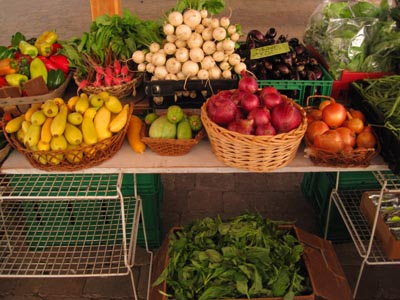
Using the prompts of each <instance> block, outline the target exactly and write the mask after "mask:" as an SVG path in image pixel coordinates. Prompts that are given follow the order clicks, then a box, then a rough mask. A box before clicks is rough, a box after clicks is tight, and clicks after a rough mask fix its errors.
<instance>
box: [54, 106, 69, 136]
mask: <svg viewBox="0 0 400 300" xmlns="http://www.w3.org/2000/svg"><path fill="white" fill-rule="evenodd" d="M67 115H68V107H67V105H66V104H63V105H61V106H60V110H59V112H58V114H57V116H55V117H54V119H53V122H51V125H50V132H51V135H52V136H59V135H62V134H63V133H64V130H65V125H66V124H67Z"/></svg>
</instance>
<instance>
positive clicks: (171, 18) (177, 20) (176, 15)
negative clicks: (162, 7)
mask: <svg viewBox="0 0 400 300" xmlns="http://www.w3.org/2000/svg"><path fill="white" fill-rule="evenodd" d="M168 22H169V23H170V24H171V25H173V26H175V27H177V26H179V25H181V24H182V23H183V16H182V14H181V13H180V12H178V11H173V12H171V13H170V14H169V15H168Z"/></svg>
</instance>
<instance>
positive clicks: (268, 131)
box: [255, 123, 276, 135]
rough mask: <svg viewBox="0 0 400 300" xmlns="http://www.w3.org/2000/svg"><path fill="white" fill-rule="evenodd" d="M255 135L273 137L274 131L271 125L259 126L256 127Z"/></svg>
mask: <svg viewBox="0 0 400 300" xmlns="http://www.w3.org/2000/svg"><path fill="white" fill-rule="evenodd" d="M255 134H256V135H275V134H276V129H275V127H274V126H272V124H271V123H268V124H264V125H260V126H257V127H256V131H255Z"/></svg>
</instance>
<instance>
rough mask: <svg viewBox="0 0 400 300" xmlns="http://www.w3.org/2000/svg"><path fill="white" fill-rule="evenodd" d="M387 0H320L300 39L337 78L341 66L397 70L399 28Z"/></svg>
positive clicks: (366, 69) (344, 67)
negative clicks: (371, 0)
mask: <svg viewBox="0 0 400 300" xmlns="http://www.w3.org/2000/svg"><path fill="white" fill-rule="evenodd" d="M394 12H395V11H393V13H392V9H391V8H390V6H389V1H386V0H384V1H380V4H379V5H376V4H373V3H371V2H370V1H368V2H367V1H324V2H323V3H322V4H320V5H319V6H318V7H317V9H316V11H315V12H314V13H313V15H312V16H311V18H310V21H309V24H308V26H307V28H306V31H305V34H304V42H305V43H306V44H307V45H309V46H312V47H313V48H314V49H315V50H317V51H318V52H319V54H321V56H322V57H323V59H324V60H325V61H326V64H327V65H328V66H329V72H330V73H331V74H332V76H333V78H334V79H335V80H340V75H341V72H342V71H343V70H348V71H353V72H398V70H399V59H400V57H399V55H398V52H399V47H400V43H399V41H400V32H399V31H398V30H397V28H396V26H395V25H396V21H395V20H394V19H393V18H392V15H394Z"/></svg>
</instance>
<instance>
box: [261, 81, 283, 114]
mask: <svg viewBox="0 0 400 300" xmlns="http://www.w3.org/2000/svg"><path fill="white" fill-rule="evenodd" d="M260 98H261V101H262V102H263V103H264V105H265V107H266V108H268V109H271V108H273V107H275V106H276V105H278V104H281V103H282V102H283V98H282V96H281V94H280V93H279V92H278V91H277V90H276V89H275V88H272V87H268V86H267V87H264V88H263V89H262V90H261V92H260Z"/></svg>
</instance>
